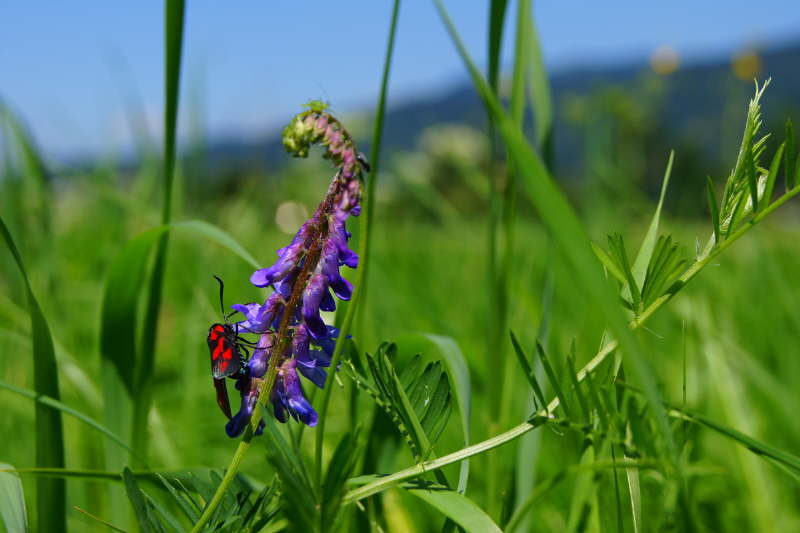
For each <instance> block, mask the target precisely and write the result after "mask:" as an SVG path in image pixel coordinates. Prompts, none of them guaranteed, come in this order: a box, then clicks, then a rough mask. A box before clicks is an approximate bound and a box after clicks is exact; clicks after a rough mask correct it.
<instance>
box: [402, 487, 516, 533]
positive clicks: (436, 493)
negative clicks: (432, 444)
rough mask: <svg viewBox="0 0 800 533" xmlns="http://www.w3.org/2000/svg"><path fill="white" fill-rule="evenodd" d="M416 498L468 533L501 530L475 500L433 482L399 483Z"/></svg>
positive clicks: (486, 532) (491, 532)
mask: <svg viewBox="0 0 800 533" xmlns="http://www.w3.org/2000/svg"><path fill="white" fill-rule="evenodd" d="M401 486H402V487H403V488H404V489H406V490H407V491H408V493H409V494H413V495H414V496H416V497H417V498H419V499H421V500H422V501H424V502H425V503H427V504H429V505H431V506H432V507H433V508H435V509H436V510H437V511H439V512H440V513H442V514H443V515H445V516H446V517H447V518H449V519H450V520H452V521H453V522H455V523H456V524H458V525H459V526H461V527H462V528H463V529H464V531H467V532H470V533H473V532H474V533H493V532H497V533H500V532H501V531H502V530H501V529H500V528H499V527H498V526H497V524H495V523H494V522H493V521H492V519H491V518H490V517H489V515H487V514H486V513H485V512H483V510H482V509H481V508H480V507H478V506H477V505H476V504H475V502H473V501H472V500H470V499H469V498H467V497H466V496H464V495H463V494H459V493H458V492H455V491H453V490H450V489H448V488H447V487H444V486H442V485H438V484H433V483H425V482H421V483H404V484H403V485H401Z"/></svg>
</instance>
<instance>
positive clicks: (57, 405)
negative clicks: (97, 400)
mask: <svg viewBox="0 0 800 533" xmlns="http://www.w3.org/2000/svg"><path fill="white" fill-rule="evenodd" d="M0 388H1V389H6V390H8V391H11V392H13V393H15V394H19V395H20V396H23V397H25V398H28V399H31V400H33V401H35V402H37V403H41V404H42V405H46V406H47V407H50V408H52V409H55V410H57V411H61V412H62V413H66V414H68V415H71V416H73V417H75V418H76V419H78V420H80V421H81V422H83V423H84V424H86V425H87V426H89V427H92V428H94V429H96V430H97V431H99V432H100V433H102V434H104V435H105V436H106V437H108V438H109V439H111V440H112V441H114V442H116V443H117V444H119V445H120V446H122V447H123V448H125V449H126V450H128V451H129V452H131V453H134V454H135V452H134V451H133V450H132V449H131V447H130V446H128V444H127V443H126V442H125V441H124V440H122V439H121V438H120V437H118V436H117V435H116V434H115V433H114V432H113V431H111V430H110V429H108V428H107V427H105V426H103V425H102V424H100V423H99V422H97V421H96V420H94V419H93V418H91V417H90V416H88V415H85V414H83V413H81V412H80V411H78V410H76V409H73V408H72V407H70V406H68V405H66V404H64V403H62V402H60V401H58V400H56V399H53V398H50V397H49V396H44V395H42V394H37V393H36V392H34V391H32V390H28V389H24V388H22V387H17V386H15V385H12V384H11V383H6V382H5V381H3V380H0Z"/></svg>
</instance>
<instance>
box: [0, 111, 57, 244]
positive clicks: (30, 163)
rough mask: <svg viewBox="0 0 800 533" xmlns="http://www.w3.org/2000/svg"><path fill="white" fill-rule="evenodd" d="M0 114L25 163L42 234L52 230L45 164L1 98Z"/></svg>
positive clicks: (29, 192)
mask: <svg viewBox="0 0 800 533" xmlns="http://www.w3.org/2000/svg"><path fill="white" fill-rule="evenodd" d="M0 115H2V116H3V118H4V119H5V122H6V124H8V128H9V130H10V133H11V134H13V135H14V138H15V139H16V141H17V146H18V147H19V151H20V155H21V159H22V160H23V161H24V164H25V173H24V174H25V176H27V177H29V178H30V180H29V181H30V183H31V185H32V187H31V190H30V191H28V194H32V195H35V196H36V198H35V200H34V201H35V208H36V211H37V212H36V218H37V220H38V222H39V223H40V224H41V228H42V230H43V232H44V235H49V234H50V233H51V232H52V214H51V209H50V207H49V204H50V201H49V194H50V192H49V185H48V182H47V176H48V171H47V166H46V165H45V163H44V160H43V159H42V156H41V155H40V152H39V149H38V148H37V147H36V143H35V142H34V140H33V136H32V135H31V134H30V132H29V131H28V130H27V129H26V128H25V126H24V125H23V124H22V121H21V120H20V119H19V118H18V117H16V116H15V115H14V113H12V111H11V109H9V108H8V107H7V106H6V105H5V104H4V103H3V101H2V100H0Z"/></svg>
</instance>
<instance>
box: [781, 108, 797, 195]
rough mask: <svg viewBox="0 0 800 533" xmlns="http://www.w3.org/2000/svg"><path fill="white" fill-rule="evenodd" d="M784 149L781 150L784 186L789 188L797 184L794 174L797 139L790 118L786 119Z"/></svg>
mask: <svg viewBox="0 0 800 533" xmlns="http://www.w3.org/2000/svg"><path fill="white" fill-rule="evenodd" d="M784 146H785V147H786V149H785V150H784V152H783V169H784V171H785V172H786V188H787V189H791V188H793V187H794V186H795V185H797V175H796V174H795V172H794V170H795V157H796V153H795V150H797V139H796V138H795V133H794V124H792V120H791V119H788V118H787V119H786V140H785V141H784Z"/></svg>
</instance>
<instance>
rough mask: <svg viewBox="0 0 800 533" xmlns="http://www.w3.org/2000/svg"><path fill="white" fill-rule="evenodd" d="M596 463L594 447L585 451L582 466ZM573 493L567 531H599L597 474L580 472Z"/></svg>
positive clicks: (588, 447) (581, 461) (588, 471)
mask: <svg viewBox="0 0 800 533" xmlns="http://www.w3.org/2000/svg"><path fill="white" fill-rule="evenodd" d="M594 462H595V449H594V446H592V445H589V446H587V447H586V449H585V450H583V454H582V455H581V460H580V465H581V466H586V467H589V466H590V465H592V464H593V463H594ZM576 477H577V479H576V481H575V490H574V491H573V492H572V502H571V504H570V510H569V522H568V523H567V531H570V532H575V531H599V527H598V525H597V523H598V516H597V488H596V482H595V477H596V474H595V472H593V471H591V470H589V469H587V470H585V471H579V472H578V474H577V476H576Z"/></svg>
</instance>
